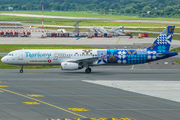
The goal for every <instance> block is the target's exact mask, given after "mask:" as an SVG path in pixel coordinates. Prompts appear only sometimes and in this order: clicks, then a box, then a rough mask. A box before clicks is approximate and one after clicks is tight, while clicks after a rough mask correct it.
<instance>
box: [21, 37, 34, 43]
mask: <svg viewBox="0 0 180 120" xmlns="http://www.w3.org/2000/svg"><path fill="white" fill-rule="evenodd" d="M31 39H32V38H29V39H27V40H23V41H21V42H19V43H20V44H21V43H23V42H25V41H28V40H31Z"/></svg>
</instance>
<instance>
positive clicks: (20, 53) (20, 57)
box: [18, 51, 23, 60]
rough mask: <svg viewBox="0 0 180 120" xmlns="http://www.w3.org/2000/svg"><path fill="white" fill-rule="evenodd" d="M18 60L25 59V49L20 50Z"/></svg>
mask: <svg viewBox="0 0 180 120" xmlns="http://www.w3.org/2000/svg"><path fill="white" fill-rule="evenodd" d="M18 60H23V51H19V52H18Z"/></svg>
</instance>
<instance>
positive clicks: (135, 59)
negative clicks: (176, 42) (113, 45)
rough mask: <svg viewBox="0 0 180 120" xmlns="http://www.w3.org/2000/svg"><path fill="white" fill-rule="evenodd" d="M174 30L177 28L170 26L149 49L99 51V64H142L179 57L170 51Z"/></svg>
mask: <svg viewBox="0 0 180 120" xmlns="http://www.w3.org/2000/svg"><path fill="white" fill-rule="evenodd" d="M174 29H175V26H168V27H167V28H166V29H164V31H163V32H162V33H161V34H160V35H159V36H158V37H157V39H156V40H155V41H154V42H153V44H152V45H151V46H150V47H148V48H147V49H137V50H127V49H110V50H98V51H97V55H98V57H101V58H100V59H99V60H98V62H97V64H106V63H108V64H141V63H146V62H150V61H155V60H159V59H164V58H168V57H171V56H174V55H177V54H178V53H177V52H173V51H169V49H170V46H171V41H172V37H173V33H174ZM102 56H104V57H102Z"/></svg>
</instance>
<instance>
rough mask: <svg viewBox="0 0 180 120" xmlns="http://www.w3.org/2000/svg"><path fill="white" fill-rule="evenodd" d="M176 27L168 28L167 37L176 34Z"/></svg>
mask: <svg viewBox="0 0 180 120" xmlns="http://www.w3.org/2000/svg"><path fill="white" fill-rule="evenodd" d="M174 28H175V26H168V30H167V35H172V34H173V33H174Z"/></svg>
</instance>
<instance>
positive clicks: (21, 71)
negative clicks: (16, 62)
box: [19, 65, 23, 73]
mask: <svg viewBox="0 0 180 120" xmlns="http://www.w3.org/2000/svg"><path fill="white" fill-rule="evenodd" d="M19 72H20V73H23V65H21V69H20V71H19Z"/></svg>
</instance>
